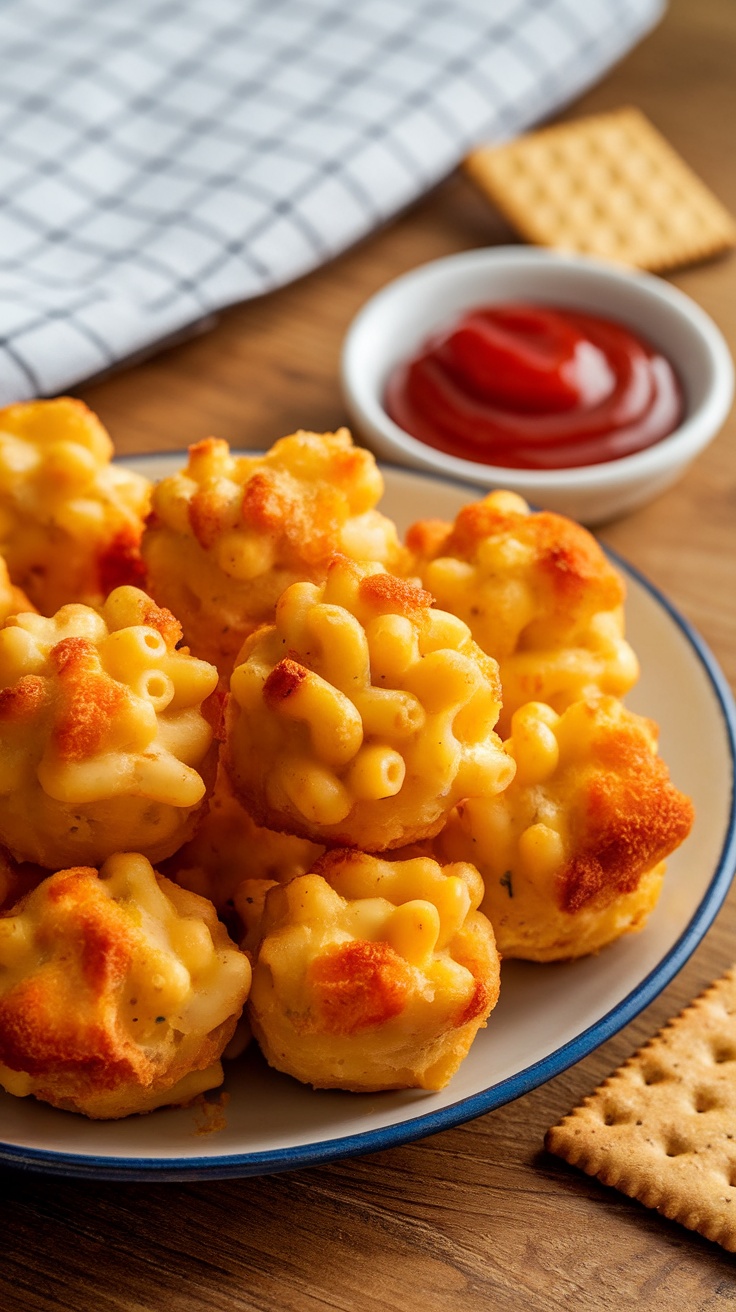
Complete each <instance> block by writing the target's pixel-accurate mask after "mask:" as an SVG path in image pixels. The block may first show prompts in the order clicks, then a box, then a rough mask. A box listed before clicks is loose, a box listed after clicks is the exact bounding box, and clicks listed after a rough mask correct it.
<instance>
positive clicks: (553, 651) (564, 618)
mask: <svg viewBox="0 0 736 1312" xmlns="http://www.w3.org/2000/svg"><path fill="white" fill-rule="evenodd" d="M407 545H408V547H409V549H410V550H411V551H412V553H413V555H414V558H415V567H416V571H417V573H418V574H419V576H420V578H421V582H422V586H423V587H425V588H428V589H429V590H430V592H432V593H433V594H434V596H435V597H436V599H437V604H438V605H439V606H443V607H444V608H445V609H446V610H449V611H452V613H453V614H454V615H458V616H459V617H460V618H461V619H462V620H464V621H465V623H466V624H467V625H468V626H469V628H470V630H471V632H472V634H473V637H474V639H475V641H476V642H477V643H478V645H479V646H480V647H482V648H483V651H485V652H487V653H488V654H489V655H490V656H494V657H495V659H496V660H497V661H498V663H499V667H500V671H501V685H502V688H503V712H502V715H501V720H500V726H501V731H502V732H503V733H508V729H509V725H510V722H511V716H512V714H513V712H514V711H515V710H516V709H517V708H518V707H520V706H523V705H524V703H525V702H528V701H540V702H547V703H548V704H549V705H550V706H552V707H554V709H555V710H556V711H561V710H564V708H565V707H566V706H569V705H570V704H571V703H572V702H575V701H579V700H580V699H581V698H583V697H587V696H588V695H589V694H591V693H597V692H602V693H607V694H611V695H614V696H617V697H622V696H623V695H624V694H625V693H626V692H628V690H629V689H630V688H631V687H632V686H633V684H634V683H635V682H636V679H637V678H638V674H639V666H638V662H637V659H636V656H635V655H634V652H633V651H632V649H631V647H630V646H629V644H628V642H627V641H626V639H625V637H624V612H623V604H624V595H625V589H624V582H623V579H622V578H621V575H620V574H619V573H618V571H617V570H616V569H614V567H613V565H612V564H611V563H610V562H609V560H608V559H607V557H606V556H605V554H604V552H603V551H602V549H601V548H600V546H599V545H598V543H597V542H596V540H595V538H594V537H593V536H592V535H591V534H590V533H589V532H588V531H587V529H584V528H583V527H582V526H581V525H580V524H577V523H575V522H574V521H573V520H571V519H566V518H565V517H564V516H562V515H555V514H552V513H550V512H546V511H542V512H539V513H536V514H534V513H532V512H531V511H530V508H529V506H528V505H527V503H526V502H525V501H524V500H523V498H522V497H520V496H518V495H517V494H516V493H514V492H504V491H500V492H491V493H490V494H489V495H488V496H486V497H484V498H483V500H482V501H478V502H474V503H472V504H471V505H467V506H464V507H463V509H462V510H461V511H460V513H459V514H458V516H457V518H456V520H455V522H454V524H448V523H445V522H444V521H441V520H420V521H419V522H418V523H416V524H414V525H413V526H412V527H411V528H410V529H409V532H408V535H407Z"/></svg>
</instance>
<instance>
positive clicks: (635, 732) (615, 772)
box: [436, 697, 693, 961]
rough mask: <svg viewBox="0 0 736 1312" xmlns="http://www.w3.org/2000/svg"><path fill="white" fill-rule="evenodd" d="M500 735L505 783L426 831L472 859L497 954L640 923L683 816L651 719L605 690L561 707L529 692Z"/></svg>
mask: <svg viewBox="0 0 736 1312" xmlns="http://www.w3.org/2000/svg"><path fill="white" fill-rule="evenodd" d="M504 745H505V748H506V750H507V751H508V752H509V754H510V755H511V756H513V758H514V760H515V762H516V775H515V778H514V780H513V782H512V783H511V785H510V786H509V788H508V789H507V790H506V792H505V793H504V794H503V795H502V796H500V797H495V798H473V799H470V800H468V801H465V802H462V803H461V804H460V806H459V807H458V808H457V811H456V812H455V813H454V814H453V815H452V817H451V818H450V821H449V822H448V824H447V826H446V828H445V829H444V831H443V833H442V834H441V835H440V837H439V839H438V840H436V848H437V851H438V852H440V853H441V854H442V857H443V858H444V859H447V860H466V861H473V862H474V863H475V864H476V865H477V867H478V869H479V871H480V873H481V875H482V877H483V880H484V882H485V888H486V892H485V897H484V899H483V903H482V909H483V911H484V912H485V914H486V915H487V916H488V918H489V919H490V920H491V922H492V924H493V928H494V930H495V933H496V939H497V942H498V947H499V951H500V952H501V954H502V956H504V957H523V958H525V959H526V960H530V961H556V960H560V959H564V958H568V957H580V956H584V955H586V954H587V953H590V952H597V951H598V949H599V948H602V947H604V946H605V945H606V944H607V943H611V942H613V940H614V939H617V938H619V937H620V936H621V935H622V934H625V933H630V932H631V931H633V930H639V929H641V928H642V927H643V925H644V923H645V921H646V919H647V917H648V915H649V913H650V912H651V911H652V909H653V908H654V906H655V904H656V901H657V898H658V896H659V893H660V890H661V886H662V879H663V876H664V858H665V857H667V856H668V855H669V854H670V853H671V852H673V851H674V849H675V848H676V847H678V846H679V845H680V843H682V842H683V841H684V839H685V838H686V837H687V835H688V833H689V831H690V828H691V825H692V821H693V808H692V804H691V802H690V800H689V799H688V798H687V797H685V796H684V795H683V794H682V793H680V792H679V791H678V790H677V788H675V787H674V785H673V784H672V783H671V781H670V778H669V773H668V771H667V767H666V765H665V764H664V762H663V761H662V760H661V759H660V758H659V757H658V756H657V755H656V751H657V728H656V725H655V724H654V723H653V721H651V720H648V719H645V718H643V717H641V716H639V715H634V714H633V713H632V712H631V711H628V710H626V709H625V707H624V706H623V705H622V704H621V702H620V701H618V700H617V699H616V698H614V697H599V698H595V699H590V700H586V701H581V702H577V703H575V704H574V705H573V706H570V707H568V708H567V710H565V711H564V712H563V713H562V714H561V715H558V714H557V713H556V712H555V711H553V710H552V709H551V707H549V706H547V705H544V704H543V703H539V702H531V703H529V704H528V705H526V706H523V707H521V708H520V709H519V710H517V711H516V712H515V713H514V716H513V718H512V722H511V737H510V739H509V740H508V741H507V742H506V743H505V744H504Z"/></svg>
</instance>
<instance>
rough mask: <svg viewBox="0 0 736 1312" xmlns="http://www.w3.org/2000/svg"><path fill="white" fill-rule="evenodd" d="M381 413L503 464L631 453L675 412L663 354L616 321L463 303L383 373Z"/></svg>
mask: <svg viewBox="0 0 736 1312" xmlns="http://www.w3.org/2000/svg"><path fill="white" fill-rule="evenodd" d="M385 405H386V409H387V411H388V413H389V415H390V416H391V418H392V419H393V420H394V421H395V422H396V423H397V424H399V425H400V427H401V428H403V429H404V430H405V431H406V432H407V433H410V434H411V435H412V436H413V437H416V438H418V439H419V441H420V442H425V443H426V444H427V445H428V446H432V447H436V448H437V449H438V450H440V451H446V452H448V453H449V454H450V455H453V456H463V457H464V458H465V459H466V460H476V461H479V462H481V463H482V464H490V465H502V466H504V467H506V468H510V469H569V468H571V467H572V466H577V465H597V464H602V463H603V462H605V461H607V460H617V459H618V458H619V457H620V456H627V455H631V453H632V452H634V451H641V450H643V449H644V448H645V447H648V446H652V445H653V444H654V443H655V442H659V441H660V440H661V439H662V438H663V437H666V436H667V434H668V433H671V432H672V431H673V430H674V429H675V428H676V427H677V425H678V424H679V422H680V419H681V417H682V413H683V397H682V388H681V386H680V383H679V381H678V378H677V375H676V374H675V372H674V370H673V368H672V366H671V364H670V363H669V361H668V360H667V359H665V357H664V356H662V355H660V354H659V352H658V351H657V350H655V348H654V347H652V346H651V345H650V344H649V343H648V342H646V341H644V340H643V339H642V338H640V337H638V336H637V335H636V334H635V333H633V332H631V331H630V329H628V328H625V327H624V325H623V324H620V323H615V322H613V321H612V320H609V319H601V318H598V317H597V316H596V315H592V314H586V313H583V312H582V311H577V310H568V309H557V308H553V307H552V306H542V305H494V306H489V307H482V308H479V309H476V310H471V311H470V312H469V313H468V314H466V315H465V316H464V317H463V318H462V319H460V320H459V321H458V322H456V323H454V324H452V325H451V326H450V327H449V328H447V329H445V330H444V331H442V332H439V333H436V334H435V335H434V336H433V337H431V338H430V339H429V340H428V341H427V342H425V344H424V346H423V347H422V349H421V350H420V351H419V353H418V354H417V355H416V356H414V357H413V358H412V359H411V360H408V361H407V362H405V363H404V364H401V365H399V367H398V368H397V369H395V370H394V372H393V374H392V375H391V377H390V379H389V382H388V387H387V389H386V397H385Z"/></svg>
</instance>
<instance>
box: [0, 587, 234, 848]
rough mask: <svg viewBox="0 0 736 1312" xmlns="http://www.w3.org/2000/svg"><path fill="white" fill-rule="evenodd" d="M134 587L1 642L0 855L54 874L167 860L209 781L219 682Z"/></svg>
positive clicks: (30, 622) (3, 632)
mask: <svg viewBox="0 0 736 1312" xmlns="http://www.w3.org/2000/svg"><path fill="white" fill-rule="evenodd" d="M180 638H181V628H180V626H179V624H178V622H177V621H176V620H175V619H174V617H173V615H170V614H169V612H168V611H165V610H161V609H159V607H157V606H156V605H155V604H154V603H153V602H152V601H151V599H150V597H147V596H146V594H145V593H143V592H140V591H139V590H138V589H137V588H131V587H122V588H116V589H115V591H114V592H112V593H111V594H110V596H109V597H108V599H107V601H106V602H105V604H104V606H103V607H102V608H101V610H100V611H99V612H97V611H95V610H92V609H91V608H89V607H87V606H79V605H70V606H63V607H62V608H61V610H60V611H59V612H58V613H57V614H56V615H54V616H53V618H50V619H47V618H45V617H43V616H41V615H33V614H25V615H16V616H12V617H11V618H10V619H8V620H7V621H6V623H5V625H4V626H3V628H2V629H0V842H2V843H3V844H4V845H5V846H6V847H7V848H8V849H9V851H10V852H11V853H12V855H13V856H14V857H15V858H16V860H19V861H35V862H38V863H39V864H40V865H43V866H46V867H47V868H49V869H51V870H58V869H59V867H60V866H67V865H72V864H74V865H79V864H86V865H99V864H100V863H101V862H102V861H104V860H105V859H106V858H107V857H108V856H111V855H112V854H113V853H114V852H121V851H128V850H131V848H132V847H133V846H135V849H136V850H138V851H140V852H142V853H143V854H144V855H145V856H147V857H148V858H149V859H150V860H159V859H161V858H163V857H165V856H170V855H171V853H172V852H173V851H175V850H176V848H177V847H179V846H180V845H181V844H182V843H183V842H184V841H185V840H186V839H187V838H188V837H189V836H190V834H191V833H192V831H193V827H194V824H195V822H196V818H197V814H198V812H199V810H200V808H201V805H202V802H203V800H204V797H205V792H206V787H207V786H209V787H210V788H211V786H212V783H213V782H214V772H215V756H216V750H215V748H214V747H213V737H214V729H213V724H214V718H215V717H216V715H217V713H219V710H220V703H219V700H218V698H217V696H215V697H213V696H212V694H213V693H214V692H215V689H216V687H217V681H218V675H217V670H216V669H215V668H214V666H212V665H208V664H206V663H205V662H204V661H199V660H196V659H195V658H194V657H192V656H189V655H188V654H187V653H186V652H181V651H177V650H176V645H177V643H178V642H179V640H180Z"/></svg>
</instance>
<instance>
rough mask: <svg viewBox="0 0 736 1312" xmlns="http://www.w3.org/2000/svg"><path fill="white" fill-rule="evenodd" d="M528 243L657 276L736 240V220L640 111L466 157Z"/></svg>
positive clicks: (590, 121) (585, 121)
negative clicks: (582, 255) (606, 260)
mask: <svg viewBox="0 0 736 1312" xmlns="http://www.w3.org/2000/svg"><path fill="white" fill-rule="evenodd" d="M465 169H466V172H467V173H468V175H469V177H470V178H471V179H472V180H473V182H475V183H476V185H477V186H478V187H479V188H480V190H481V191H482V192H484V193H485V195H486V196H488V197H489V199H490V200H491V201H492V202H493V204H494V205H495V206H496V207H497V209H499V210H500V211H501V213H502V214H504V215H505V217H506V218H507V219H508V220H509V221H510V222H511V223H512V224H513V225H514V227H515V228H516V229H517V230H518V232H519V233H520V234H521V235H522V236H523V237H525V238H526V239H527V240H528V241H532V242H536V243H537V244H538V245H541V246H556V247H559V248H562V249H564V250H572V251H580V252H582V253H583V254H587V255H597V256H601V257H603V258H604V259H610V260H617V261H619V262H620V263H623V264H633V265H636V266H638V267H639V268H642V269H652V270H656V271H661V270H664V269H673V268H676V267H677V266H679V265H682V264H692V263H695V262H696V261H698V260H704V259H708V258H709V257H710V256H713V255H717V254H719V253H720V252H721V251H724V250H727V249H728V248H729V247H730V246H733V245H734V244H735V243H736V223H734V220H733V219H732V217H731V215H730V214H729V213H728V211H727V210H725V209H724V207H723V206H722V205H721V203H720V201H718V200H716V198H715V196H714V195H713V193H712V192H711V191H709V190H708V188H707V187H706V186H705V184H704V183H703V182H701V180H700V179H699V178H698V177H697V176H696V175H695V174H694V173H693V172H692V170H691V169H690V168H688V166H687V164H686V163H685V161H684V160H683V159H681V158H680V156H679V155H678V154H677V152H676V151H675V150H673V148H672V146H670V145H669V143H668V142H667V141H666V140H665V138H664V137H663V136H661V134H660V133H659V132H658V131H657V130H656V128H655V127H653V125H652V124H651V123H650V122H649V120H648V119H647V118H645V116H644V115H643V114H642V113H641V112H640V111H639V110H638V109H619V110H614V111H613V112H612V113H608V114H597V115H594V116H591V117H590V118H583V119H576V120H574V121H573V122H571V123H561V124H558V125H556V126H555V127H551V128H544V129H542V131H540V132H533V133H529V134H527V135H526V136H522V137H519V138H517V140H515V141H512V142H510V143H509V144H508V145H506V146H499V147H484V146H481V147H479V148H478V149H477V150H475V151H473V152H472V153H471V154H470V155H469V156H468V157H467V159H466V160H465Z"/></svg>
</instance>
